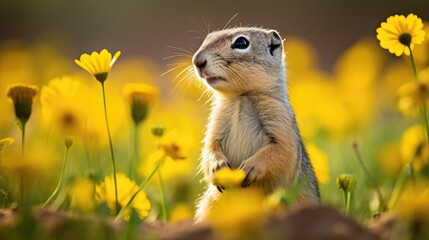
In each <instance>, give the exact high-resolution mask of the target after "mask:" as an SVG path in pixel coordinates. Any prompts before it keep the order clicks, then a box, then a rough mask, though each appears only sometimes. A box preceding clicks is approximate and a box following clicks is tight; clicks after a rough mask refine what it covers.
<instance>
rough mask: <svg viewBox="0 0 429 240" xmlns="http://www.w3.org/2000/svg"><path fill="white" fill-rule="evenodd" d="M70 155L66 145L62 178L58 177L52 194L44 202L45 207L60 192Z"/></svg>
mask: <svg viewBox="0 0 429 240" xmlns="http://www.w3.org/2000/svg"><path fill="white" fill-rule="evenodd" d="M68 155H69V148H68V147H66V153H65V154H64V161H63V168H62V170H61V174H60V179H58V183H57V186H56V187H55V189H54V191H53V192H52V194H51V196H49V198H48V199H47V200H46V201H45V203H44V204H43V207H46V206H47V205H48V204H49V203H50V202H51V201H52V199H53V198H54V197H55V196H56V195H57V194H58V192H59V191H60V188H61V184H62V182H63V178H64V173H65V171H66V166H67V158H68Z"/></svg>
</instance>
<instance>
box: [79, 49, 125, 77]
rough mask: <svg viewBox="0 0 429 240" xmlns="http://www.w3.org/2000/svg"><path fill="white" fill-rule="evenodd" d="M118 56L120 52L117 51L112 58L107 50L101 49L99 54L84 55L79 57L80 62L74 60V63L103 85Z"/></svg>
mask: <svg viewBox="0 0 429 240" xmlns="http://www.w3.org/2000/svg"><path fill="white" fill-rule="evenodd" d="M120 55H121V52H120V51H117V52H116V53H115V55H114V56H113V58H112V54H111V53H110V52H109V51H107V49H103V50H101V52H100V53H98V52H92V53H91V55H89V54H87V53H84V54H82V55H81V56H80V60H77V59H75V60H74V61H75V63H76V64H77V65H78V66H79V67H81V68H83V69H84V70H86V71H87V72H89V73H90V74H91V75H93V76H94V77H95V78H96V79H97V80H98V81H99V82H101V83H104V81H106V79H107V75H108V74H109V72H110V69H111V68H112V66H113V64H114V63H115V62H116V60H117V59H118V58H119V56H120Z"/></svg>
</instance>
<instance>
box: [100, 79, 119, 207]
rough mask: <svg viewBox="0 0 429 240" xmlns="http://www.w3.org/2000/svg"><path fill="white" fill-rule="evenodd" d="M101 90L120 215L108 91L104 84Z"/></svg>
mask: <svg viewBox="0 0 429 240" xmlns="http://www.w3.org/2000/svg"><path fill="white" fill-rule="evenodd" d="M101 89H102V91H103V104H104V118H105V120H106V127H107V135H108V137H109V145H110V155H111V157H112V170H113V182H114V183H115V203H116V204H115V213H116V214H118V213H119V201H118V184H117V182H116V164H115V154H114V152H113V143H112V136H111V135H110V127H109V120H108V117H107V106H106V91H105V90H104V82H102V83H101Z"/></svg>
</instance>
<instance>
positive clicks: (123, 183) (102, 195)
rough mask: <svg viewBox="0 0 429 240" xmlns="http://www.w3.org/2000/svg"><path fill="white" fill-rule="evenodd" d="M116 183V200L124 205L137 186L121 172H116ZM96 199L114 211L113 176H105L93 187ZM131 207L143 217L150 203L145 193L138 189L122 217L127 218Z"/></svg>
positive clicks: (147, 211)
mask: <svg viewBox="0 0 429 240" xmlns="http://www.w3.org/2000/svg"><path fill="white" fill-rule="evenodd" d="M116 180H117V183H118V202H119V205H120V207H124V206H125V205H126V204H127V203H128V201H130V199H131V197H132V196H133V195H134V194H135V193H136V192H137V191H138V190H139V186H138V185H137V184H136V183H135V182H134V181H132V180H131V179H129V178H128V177H127V176H126V175H125V174H123V173H117V174H116ZM95 192H96V197H95V198H96V200H97V202H98V203H104V202H105V203H106V204H107V206H108V207H109V208H110V209H111V210H112V213H115V209H116V206H115V184H114V181H113V176H106V177H105V178H104V181H103V182H101V183H100V184H98V185H97V186H96V187H95ZM131 208H132V209H134V210H135V211H136V212H137V213H138V215H139V217H140V218H141V219H144V218H145V217H147V215H148V214H149V210H150V208H151V204H150V202H149V200H148V199H147V197H146V193H145V192H144V191H143V190H140V191H139V193H138V194H137V195H136V197H135V198H134V200H133V201H132V203H131V205H130V208H128V209H127V210H126V212H125V214H124V215H123V217H124V219H126V220H128V219H129V217H130V213H131Z"/></svg>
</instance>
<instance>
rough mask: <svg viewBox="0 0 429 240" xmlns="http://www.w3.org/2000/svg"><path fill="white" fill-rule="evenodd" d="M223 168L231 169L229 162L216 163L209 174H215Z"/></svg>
mask: <svg viewBox="0 0 429 240" xmlns="http://www.w3.org/2000/svg"><path fill="white" fill-rule="evenodd" d="M223 167H229V168H232V167H231V164H229V162H227V161H224V160H222V161H218V162H217V163H215V164H213V165H212V168H211V172H212V173H215V172H217V171H218V170H219V169H221V168H223Z"/></svg>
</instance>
